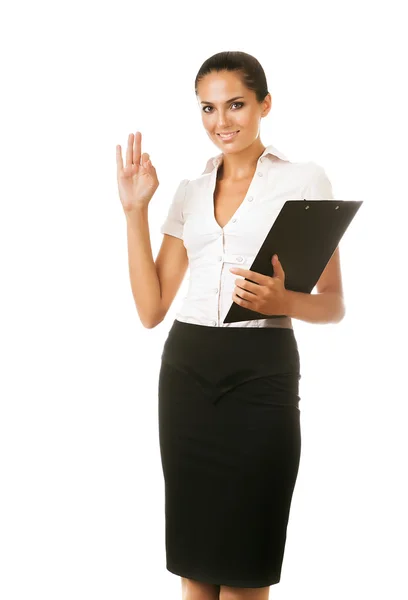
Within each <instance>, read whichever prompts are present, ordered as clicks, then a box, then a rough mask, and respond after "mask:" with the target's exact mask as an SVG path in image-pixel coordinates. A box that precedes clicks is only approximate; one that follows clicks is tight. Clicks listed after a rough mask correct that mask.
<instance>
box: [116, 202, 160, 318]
mask: <svg viewBox="0 0 408 600" xmlns="http://www.w3.org/2000/svg"><path fill="white" fill-rule="evenodd" d="M125 215H126V224H127V240H128V260H129V276H130V284H131V288H132V294H133V298H134V301H135V304H136V309H137V312H138V315H139V318H140V320H141V322H142V324H143V325H144V327H147V328H150V327H153V326H154V324H156V322H157V318H156V317H157V315H158V314H159V313H160V304H161V292H160V281H159V278H158V275H157V271H156V265H155V262H154V259H153V254H152V247H151V242H150V231H149V221H148V207H143V208H140V209H135V210H133V211H132V212H131V213H125Z"/></svg>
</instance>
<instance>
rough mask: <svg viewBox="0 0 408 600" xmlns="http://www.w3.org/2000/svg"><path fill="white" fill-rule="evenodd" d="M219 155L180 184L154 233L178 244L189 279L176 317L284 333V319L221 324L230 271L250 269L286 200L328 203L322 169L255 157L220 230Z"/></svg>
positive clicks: (267, 154) (269, 152)
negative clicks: (245, 188)
mask: <svg viewBox="0 0 408 600" xmlns="http://www.w3.org/2000/svg"><path fill="white" fill-rule="evenodd" d="M222 160H223V154H220V155H218V156H215V157H213V158H210V159H209V160H208V162H207V165H206V168H205V170H204V172H203V173H202V175H201V176H200V177H197V179H192V180H189V179H183V180H182V181H181V182H180V183H179V185H178V187H177V190H176V192H175V194H174V197H173V199H172V202H171V204H170V206H169V210H168V214H167V217H166V219H165V221H164V223H163V225H162V226H161V228H160V232H161V233H163V234H164V233H167V234H169V235H173V236H175V237H178V238H181V239H182V240H183V243H184V246H185V248H186V250H187V255H188V260H189V269H190V278H189V288H188V292H187V295H186V296H185V297H184V298H183V303H182V305H181V307H180V309H179V311H178V312H177V313H176V319H177V320H179V321H184V322H186V323H195V324H197V325H205V326H213V327H286V328H290V329H293V326H292V319H291V318H290V317H288V316H280V317H275V318H264V319H255V320H253V321H238V322H235V323H223V319H224V318H225V316H226V314H227V312H228V310H229V308H230V306H231V303H232V301H233V300H232V293H233V290H234V288H235V279H237V278H240V277H242V276H241V275H237V274H234V273H231V272H230V270H229V269H230V268H231V267H232V266H233V265H235V266H242V267H243V268H244V269H250V268H251V264H252V262H253V260H254V259H255V256H256V255H257V253H258V250H259V248H260V247H261V245H262V243H263V241H264V239H265V237H266V235H267V233H268V232H269V230H270V228H271V226H272V224H273V222H274V221H275V219H276V217H277V216H278V214H279V212H280V210H281V208H282V207H283V205H284V204H285V202H286V201H287V200H299V201H303V200H333V199H334V198H333V192H332V186H331V183H330V181H329V179H328V177H327V175H326V173H325V171H324V169H323V168H322V167H321V166H319V165H318V164H317V163H314V162H311V161H310V162H291V161H289V160H288V159H287V158H286V157H285V156H284V155H283V154H282V153H281V152H279V151H278V150H277V149H276V148H274V147H273V146H271V145H270V146H267V147H266V148H265V150H264V152H263V154H262V155H261V156H260V157H259V159H258V163H257V167H256V170H255V174H254V176H253V179H252V181H251V184H250V186H249V188H248V192H247V195H246V197H245V198H244V200H243V202H242V203H241V204H240V206H239V207H238V209H237V210H236V211H235V213H234V214H233V216H232V217H231V219H230V220H229V221H228V223H227V224H226V225H225V226H224V227H223V228H222V227H220V226H219V225H218V223H217V221H216V220H215V216H214V191H215V185H216V180H217V170H218V167H219V165H220V164H221V163H222Z"/></svg>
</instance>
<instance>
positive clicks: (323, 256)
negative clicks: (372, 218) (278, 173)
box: [223, 199, 363, 323]
mask: <svg viewBox="0 0 408 600" xmlns="http://www.w3.org/2000/svg"><path fill="white" fill-rule="evenodd" d="M362 204H363V201H362V200H333V199H330V200H300V201H299V200H287V201H286V202H285V204H284V205H283V207H282V209H281V211H280V212H279V214H278V216H277V217H276V219H275V221H274V223H273V225H272V227H271V229H270V230H269V233H268V234H267V236H266V238H265V240H264V242H263V243H262V246H261V247H260V249H259V251H258V254H257V255H256V257H255V259H254V261H253V263H252V265H251V266H250V268H249V270H251V271H256V272H257V273H262V274H263V275H269V276H270V277H272V276H273V274H274V270H273V265H272V256H273V255H274V254H278V256H279V260H280V262H281V264H282V267H283V270H284V271H285V288H286V289H288V290H292V291H295V292H303V293H306V294H310V293H311V291H312V290H313V288H314V287H315V285H316V283H317V282H318V281H319V279H320V275H321V274H322V273H323V271H324V269H325V267H326V265H327V263H328V262H329V260H330V259H331V257H332V255H333V253H334V252H335V250H336V248H337V246H338V245H339V242H340V240H341V238H342V237H343V235H344V233H345V232H346V230H347V228H348V227H349V225H350V223H351V221H352V220H353V219H354V217H355V215H356V213H357V211H358V210H359V208H360V207H361V205H362ZM245 279H246V280H247V281H251V280H250V279H248V278H245ZM284 316H286V315H265V314H262V313H260V312H257V311H254V310H251V309H249V308H246V307H243V306H240V305H239V304H237V303H236V302H232V304H231V307H230V309H229V310H228V313H227V314H226V316H225V318H224V321H223V322H224V323H235V322H237V321H253V320H255V319H273V318H279V317H284Z"/></svg>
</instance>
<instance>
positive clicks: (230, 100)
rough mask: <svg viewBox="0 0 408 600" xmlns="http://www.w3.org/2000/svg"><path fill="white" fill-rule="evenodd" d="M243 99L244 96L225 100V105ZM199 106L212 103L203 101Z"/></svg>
mask: <svg viewBox="0 0 408 600" xmlns="http://www.w3.org/2000/svg"><path fill="white" fill-rule="evenodd" d="M243 97H244V96H235V98H230V99H229V100H226V101H225V104H229V103H230V102H232V101H233V100H238V98H243ZM200 104H212V102H207V101H206V100H203V101H202V102H200Z"/></svg>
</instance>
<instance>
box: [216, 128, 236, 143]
mask: <svg viewBox="0 0 408 600" xmlns="http://www.w3.org/2000/svg"><path fill="white" fill-rule="evenodd" d="M238 133H239V130H238V131H235V132H234V133H231V134H229V135H221V134H220V133H217V135H218V137H219V138H220V139H221V140H222V141H223V142H228V141H229V140H233V139H234V138H235V137H236V136H237V135H238Z"/></svg>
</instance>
